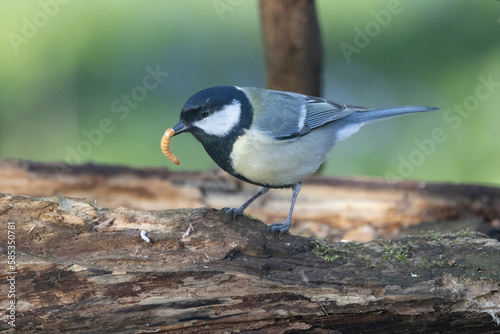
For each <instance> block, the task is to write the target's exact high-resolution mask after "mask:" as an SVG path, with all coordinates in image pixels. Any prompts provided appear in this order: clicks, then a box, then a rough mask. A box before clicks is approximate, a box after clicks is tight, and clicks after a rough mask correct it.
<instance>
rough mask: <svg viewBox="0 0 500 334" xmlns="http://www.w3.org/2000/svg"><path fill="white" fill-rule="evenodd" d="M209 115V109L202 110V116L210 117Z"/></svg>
mask: <svg viewBox="0 0 500 334" xmlns="http://www.w3.org/2000/svg"><path fill="white" fill-rule="evenodd" d="M208 115H210V113H209V112H208V111H207V110H202V111H201V117H203V118H205V117H208Z"/></svg>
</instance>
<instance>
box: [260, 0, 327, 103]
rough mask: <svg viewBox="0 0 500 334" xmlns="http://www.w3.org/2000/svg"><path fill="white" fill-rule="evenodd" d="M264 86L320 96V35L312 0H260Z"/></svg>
mask: <svg viewBox="0 0 500 334" xmlns="http://www.w3.org/2000/svg"><path fill="white" fill-rule="evenodd" d="M260 14H261V22H262V35H263V41H264V50H265V61H266V66H267V87H268V88H270V89H276V90H284V91H292V92H297V93H303V94H308V95H312V96H320V95H321V65H322V64H321V61H322V57H321V52H322V51H321V36H320V29H319V24H318V18H317V16H316V9H315V4H314V0H286V1H283V0H260Z"/></svg>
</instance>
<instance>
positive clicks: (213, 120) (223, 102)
mask: <svg viewBox="0 0 500 334" xmlns="http://www.w3.org/2000/svg"><path fill="white" fill-rule="evenodd" d="M252 119H253V110H252V105H251V103H250V101H249V100H248V97H247V95H246V94H245V93H244V91H243V90H242V89H240V88H238V87H234V86H217V87H212V88H207V89H204V90H202V91H199V92H198V93H196V94H194V95H193V96H191V97H190V98H189V99H188V100H187V102H186V103H185V104H184V107H183V108H182V111H181V119H180V122H179V123H178V124H177V125H176V126H175V127H174V128H173V130H174V131H175V134H176V135H177V134H179V133H182V132H191V133H192V134H193V135H194V136H195V138H196V139H197V140H198V141H200V142H201V143H202V144H203V146H204V148H205V150H206V151H207V153H208V154H209V155H210V156H211V157H212V159H213V160H214V161H215V162H216V163H217V164H218V165H219V166H220V167H222V168H223V169H224V170H226V171H228V172H231V170H232V168H231V166H230V161H229V155H230V154H231V152H232V148H233V144H234V142H235V141H236V139H237V138H238V136H240V135H243V134H244V132H245V130H246V129H248V128H250V126H251V124H252Z"/></svg>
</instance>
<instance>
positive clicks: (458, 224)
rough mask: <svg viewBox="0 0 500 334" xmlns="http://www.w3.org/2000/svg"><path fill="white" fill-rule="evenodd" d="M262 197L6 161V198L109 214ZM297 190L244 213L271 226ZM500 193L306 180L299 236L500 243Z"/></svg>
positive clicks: (215, 185) (134, 173) (233, 189)
mask: <svg viewBox="0 0 500 334" xmlns="http://www.w3.org/2000/svg"><path fill="white" fill-rule="evenodd" d="M256 191H257V187H256V186H252V185H248V184H246V183H244V182H241V181H239V180H237V179H235V178H233V177H231V176H229V175H228V174H227V173H225V172H222V171H213V172H203V173H198V172H196V173H195V172H172V171H169V170H167V169H165V168H146V169H135V168H129V167H121V166H103V165H93V164H87V165H69V164H65V163H39V162H29V161H18V160H9V161H6V160H0V192H3V193H11V194H15V195H30V196H35V197H44V196H52V195H63V196H68V197H81V198H87V200H88V201H89V202H92V203H97V205H98V206H101V207H107V208H118V207H127V208H131V209H137V210H164V209H178V208H197V207H212V208H219V209H220V208H222V207H226V206H229V207H238V206H239V205H241V204H242V203H243V202H244V201H246V200H247V199H248V198H250V197H251V196H252V195H253V194H254V193H255V192H256ZM290 199H291V191H290V190H289V189H287V190H272V191H270V192H269V193H268V194H266V195H264V196H262V197H261V198H260V199H258V200H257V201H255V202H254V203H252V205H251V206H250V207H248V208H247V210H246V211H245V212H246V213H248V214H250V215H251V216H252V217H255V218H258V219H260V220H262V221H264V222H266V223H268V224H270V223H273V222H277V221H282V220H284V219H285V218H286V216H287V214H288V208H289V205H290ZM499 217H500V189H498V188H494V187H485V186H477V185H455V184H443V183H425V182H415V181H405V182H394V183H388V182H386V181H384V180H377V179H360V178H358V179H339V178H325V177H320V176H314V177H311V178H308V179H306V180H305V181H304V185H303V187H302V190H301V193H300V195H299V198H298V201H297V204H296V206H295V210H294V216H293V225H292V234H295V235H304V236H314V237H325V238H328V239H330V240H337V241H340V240H342V239H344V240H358V241H370V240H373V239H376V238H395V237H397V236H402V235H406V234H409V233H415V230H416V229H421V230H424V231H428V230H435V231H441V232H456V231H459V230H463V229H466V228H469V229H470V230H475V231H480V232H483V233H486V234H488V235H490V236H492V237H496V238H497V239H498V238H500V232H499V231H500V220H499Z"/></svg>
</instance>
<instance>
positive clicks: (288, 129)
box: [242, 87, 364, 140]
mask: <svg viewBox="0 0 500 334" xmlns="http://www.w3.org/2000/svg"><path fill="white" fill-rule="evenodd" d="M242 89H243V90H244V92H245V93H246V94H247V95H249V97H251V100H252V103H253V105H254V113H255V115H254V124H253V125H252V126H255V127H256V128H258V129H259V130H261V131H265V132H267V133H268V134H269V135H270V136H272V137H273V138H275V139H278V140H285V139H292V138H296V137H300V136H303V135H306V134H307V133H309V132H311V130H313V129H315V128H318V127H320V126H323V125H325V124H328V123H331V122H334V121H336V120H338V119H341V118H344V117H346V116H348V115H350V114H352V113H354V112H356V111H358V110H362V109H364V108H361V107H352V106H348V105H343V104H338V103H335V102H330V101H327V100H325V99H322V98H319V97H312V96H307V95H302V94H298V93H291V92H281V91H271V90H265V89H259V88H247V87H245V88H242Z"/></svg>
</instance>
